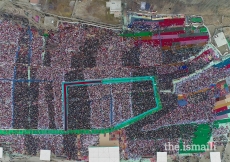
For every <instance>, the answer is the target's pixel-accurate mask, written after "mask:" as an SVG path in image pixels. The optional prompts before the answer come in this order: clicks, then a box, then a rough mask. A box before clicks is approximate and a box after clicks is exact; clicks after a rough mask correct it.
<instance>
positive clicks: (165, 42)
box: [135, 36, 209, 47]
mask: <svg viewBox="0 0 230 162" xmlns="http://www.w3.org/2000/svg"><path fill="white" fill-rule="evenodd" d="M208 38H209V37H208V36H197V37H185V38H174V39H162V40H160V39H157V40H141V41H142V42H146V43H149V44H151V43H153V44H155V45H160V44H161V45H162V47H163V46H172V43H173V42H180V41H187V40H200V39H207V40H208ZM139 41H140V40H139ZM135 44H136V45H137V44H138V41H136V42H135Z"/></svg>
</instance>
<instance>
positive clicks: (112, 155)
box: [88, 147, 120, 162]
mask: <svg viewBox="0 0 230 162" xmlns="http://www.w3.org/2000/svg"><path fill="white" fill-rule="evenodd" d="M88 149H89V162H96V161H97V162H119V161H120V152H119V147H89V148H88Z"/></svg>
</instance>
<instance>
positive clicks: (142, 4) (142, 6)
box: [141, 2, 146, 10]
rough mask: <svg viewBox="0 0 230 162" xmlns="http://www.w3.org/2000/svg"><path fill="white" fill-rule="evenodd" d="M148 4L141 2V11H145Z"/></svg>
mask: <svg viewBox="0 0 230 162" xmlns="http://www.w3.org/2000/svg"><path fill="white" fill-rule="evenodd" d="M145 6H146V2H141V10H145Z"/></svg>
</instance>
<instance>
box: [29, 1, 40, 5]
mask: <svg viewBox="0 0 230 162" xmlns="http://www.w3.org/2000/svg"><path fill="white" fill-rule="evenodd" d="M30 4H31V5H37V4H39V0H30Z"/></svg>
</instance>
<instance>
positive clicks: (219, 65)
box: [213, 58, 230, 68]
mask: <svg viewBox="0 0 230 162" xmlns="http://www.w3.org/2000/svg"><path fill="white" fill-rule="evenodd" d="M228 64H230V58H228V59H227V60H224V61H223V62H220V63H219V64H217V65H213V67H217V68H223V67H225V66H227V65H228Z"/></svg>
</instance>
